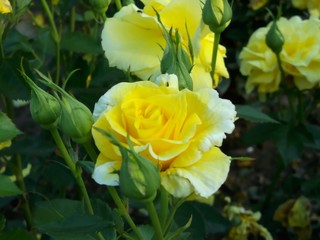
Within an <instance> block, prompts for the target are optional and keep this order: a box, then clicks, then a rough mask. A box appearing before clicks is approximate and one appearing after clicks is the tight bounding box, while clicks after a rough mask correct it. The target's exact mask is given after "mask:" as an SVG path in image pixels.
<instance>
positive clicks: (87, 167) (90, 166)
mask: <svg viewBox="0 0 320 240" xmlns="http://www.w3.org/2000/svg"><path fill="white" fill-rule="evenodd" d="M77 164H79V165H80V167H81V168H82V169H83V170H84V171H85V172H87V173H88V174H90V175H91V174H92V173H93V170H94V163H93V162H90V161H78V162H77Z"/></svg>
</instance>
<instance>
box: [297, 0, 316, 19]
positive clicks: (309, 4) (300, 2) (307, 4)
mask: <svg viewBox="0 0 320 240" xmlns="http://www.w3.org/2000/svg"><path fill="white" fill-rule="evenodd" d="M292 5H293V6H294V7H296V8H298V9H308V11H309V13H310V15H311V16H315V17H319V16H320V1H319V0H292Z"/></svg>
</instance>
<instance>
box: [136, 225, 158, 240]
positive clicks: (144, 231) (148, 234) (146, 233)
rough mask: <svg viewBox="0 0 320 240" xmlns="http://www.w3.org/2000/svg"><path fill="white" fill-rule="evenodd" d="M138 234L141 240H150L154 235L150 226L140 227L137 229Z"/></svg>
mask: <svg viewBox="0 0 320 240" xmlns="http://www.w3.org/2000/svg"><path fill="white" fill-rule="evenodd" d="M138 230H139V232H140V233H141V235H142V238H143V240H151V239H152V238H153V235H154V230H153V228H152V227H151V226H150V225H141V226H139V227H138Z"/></svg>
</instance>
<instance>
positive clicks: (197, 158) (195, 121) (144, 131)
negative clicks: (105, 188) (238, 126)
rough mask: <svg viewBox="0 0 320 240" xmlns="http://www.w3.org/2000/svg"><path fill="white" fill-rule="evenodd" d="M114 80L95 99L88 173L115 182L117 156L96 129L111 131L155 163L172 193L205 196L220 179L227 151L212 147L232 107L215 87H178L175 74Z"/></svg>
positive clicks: (230, 122)
mask: <svg viewBox="0 0 320 240" xmlns="http://www.w3.org/2000/svg"><path fill="white" fill-rule="evenodd" d="M159 82H160V86H159V85H157V84H155V83H152V82H150V81H140V82H135V83H120V84H117V85H115V86H114V87H112V88H111V89H110V90H109V91H108V92H107V93H105V94H104V95H103V96H102V97H101V98H100V100H99V101H98V102H97V103H96V105H95V109H94V113H93V114H94V118H95V123H94V126H93V137H94V140H95V143H96V146H97V147H98V149H99V150H100V155H99V157H98V160H97V163H96V167H95V170H94V173H93V178H94V179H95V181H96V182H98V183H99V184H105V185H118V184H119V176H118V173H117V171H119V169H120V166H121V162H122V157H121V154H120V152H119V149H118V147H117V146H115V145H113V144H112V143H111V142H110V141H109V140H108V139H107V138H105V137H104V135H103V134H102V133H101V131H99V130H104V131H105V132H110V133H112V134H113V135H114V136H116V137H117V138H118V139H119V141H120V142H121V144H122V145H123V146H126V147H128V137H129V138H130V140H131V142H132V145H133V148H134V150H135V151H136V152H138V153H139V154H141V155H142V156H143V157H145V158H147V159H149V160H150V161H152V162H154V163H155V164H156V165H158V166H159V167H160V174H161V184H162V186H163V187H164V188H165V189H166V190H167V191H168V192H169V193H171V194H172V195H173V196H175V197H186V196H189V195H190V194H192V193H195V194H197V195H199V196H202V197H209V196H210V195H212V194H213V193H214V192H215V191H217V190H218V188H219V187H220V186H221V184H222V183H223V182H224V181H225V179H226V177H227V174H228V172H229V165H230V157H228V156H226V155H225V154H223V153H222V152H221V151H220V149H219V148H218V147H219V146H221V144H222V141H223V139H224V138H225V134H226V133H231V132H232V131H233V129H234V121H235V117H236V112H235V107H234V105H233V104H232V103H231V102H230V101H229V100H224V99H221V98H219V96H218V93H217V91H215V90H214V89H211V88H202V89H200V90H198V91H194V92H193V91H190V90H188V89H184V90H181V91H179V89H178V83H177V78H176V76H175V75H167V74H166V75H162V76H160V80H159Z"/></svg>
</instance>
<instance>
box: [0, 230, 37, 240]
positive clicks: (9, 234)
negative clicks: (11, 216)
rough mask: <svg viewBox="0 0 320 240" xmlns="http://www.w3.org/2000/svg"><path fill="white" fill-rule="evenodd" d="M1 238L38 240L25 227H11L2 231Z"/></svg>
mask: <svg viewBox="0 0 320 240" xmlns="http://www.w3.org/2000/svg"><path fill="white" fill-rule="evenodd" d="M0 239H3V240H18V239H19V240H37V238H36V237H35V236H34V235H33V234H31V233H30V232H28V231H26V230H24V229H20V228H17V229H10V230H9V231H3V232H0Z"/></svg>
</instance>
